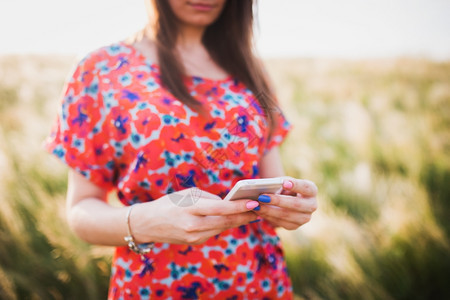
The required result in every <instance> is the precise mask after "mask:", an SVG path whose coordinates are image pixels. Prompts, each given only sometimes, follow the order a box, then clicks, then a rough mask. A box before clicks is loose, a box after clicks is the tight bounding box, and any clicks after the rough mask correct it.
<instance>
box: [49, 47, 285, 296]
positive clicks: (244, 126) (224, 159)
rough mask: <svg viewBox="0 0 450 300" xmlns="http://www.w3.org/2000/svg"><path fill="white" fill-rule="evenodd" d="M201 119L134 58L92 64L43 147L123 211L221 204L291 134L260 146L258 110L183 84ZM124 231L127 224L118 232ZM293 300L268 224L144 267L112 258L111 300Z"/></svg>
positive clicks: (227, 94)
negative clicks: (177, 203)
mask: <svg viewBox="0 0 450 300" xmlns="http://www.w3.org/2000/svg"><path fill="white" fill-rule="evenodd" d="M185 84H186V85H187V87H188V90H189V91H190V93H191V94H192V95H193V96H194V97H195V98H196V99H198V100H199V101H201V102H202V104H203V105H204V107H205V108H206V110H207V111H208V112H209V116H207V117H204V116H200V115H199V114H197V113H196V112H195V111H193V110H191V109H190V108H189V107H187V106H186V105H184V104H183V103H181V102H180V101H178V100H177V99H176V98H174V96H173V95H172V94H171V93H170V92H169V91H167V90H166V89H164V88H162V87H161V85H160V79H159V69H158V66H157V65H155V64H154V63H152V62H150V61H148V59H146V58H145V57H144V56H143V55H142V54H141V53H139V52H138V51H137V50H136V49H135V48H133V46H131V45H127V44H125V43H122V42H120V43H116V44H113V45H110V46H107V47H103V48H101V49H99V50H96V51H94V52H91V53H90V54H89V55H88V56H86V57H85V58H84V59H83V60H81V61H80V62H79V64H78V65H77V68H76V70H75V72H74V74H73V76H72V77H71V78H70V80H69V81H68V82H67V84H66V88H65V93H64V97H63V99H62V105H61V109H60V112H59V117H58V119H57V122H56V123H55V126H54V128H53V130H52V133H51V135H50V136H49V138H48V140H47V143H46V146H47V149H48V151H50V152H51V153H53V154H54V155H56V156H57V157H58V158H59V159H60V160H62V161H63V162H64V163H65V164H67V165H68V166H69V167H71V168H73V169H74V170H76V171H78V172H80V173H81V174H82V175H84V176H85V177H86V178H88V179H89V180H90V181H92V182H93V183H95V184H96V185H98V186H100V187H102V188H104V189H106V190H108V191H115V192H116V193H117V195H118V198H119V199H120V201H121V202H122V203H123V204H124V205H131V204H134V203H138V202H146V201H153V200H154V199H158V198H160V197H162V196H164V195H166V194H168V193H171V192H173V191H177V190H181V189H185V188H188V187H194V186H195V187H197V188H199V189H202V190H205V191H208V192H210V193H214V194H216V195H219V196H221V197H224V196H225V195H226V194H227V192H228V191H229V190H230V188H231V187H232V186H233V185H234V183H236V182H237V181H238V180H240V179H247V178H258V176H259V175H258V174H259V165H258V162H259V160H260V158H261V157H262V155H263V154H264V153H265V151H267V150H268V149H270V148H271V147H273V146H276V145H278V144H280V143H281V142H282V141H283V139H284V137H285V135H286V134H287V132H288V131H289V129H290V124H289V123H288V122H287V121H286V119H285V118H284V117H283V115H282V114H281V113H279V114H278V127H277V128H276V130H275V131H274V134H273V135H272V138H271V139H270V141H268V130H267V121H266V118H265V117H264V114H263V110H262V109H261V107H260V105H259V104H258V101H257V100H256V98H255V97H254V95H253V94H252V92H251V91H250V90H249V89H247V88H246V87H245V86H244V85H243V84H242V83H241V82H239V81H238V80H236V79H234V78H232V77H228V78H226V79H223V80H211V79H206V78H200V77H195V76H189V77H185ZM117 221H118V222H124V220H117ZM209 298H216V299H264V298H266V299H276V298H279V299H292V287H291V282H290V279H289V277H288V274H287V270H286V263H285V260H284V257H283V252H282V249H281V245H280V240H279V238H278V236H277V235H276V233H275V231H274V229H273V228H272V227H271V226H270V225H269V223H268V222H266V221H264V220H263V221H261V222H258V223H252V224H248V225H244V226H240V227H238V228H233V229H229V230H227V231H224V232H223V233H221V234H219V235H217V236H215V237H212V238H210V239H209V240H208V241H207V242H205V243H204V244H202V245H198V246H189V245H174V244H167V243H156V245H155V248H154V249H153V251H152V252H151V253H150V254H148V255H147V256H146V257H145V260H144V261H142V260H141V259H140V257H139V256H138V255H137V254H135V253H133V252H131V251H130V250H129V249H128V248H127V247H117V248H116V252H115V255H114V258H113V265H112V274H111V283H110V290H109V297H108V299H209Z"/></svg>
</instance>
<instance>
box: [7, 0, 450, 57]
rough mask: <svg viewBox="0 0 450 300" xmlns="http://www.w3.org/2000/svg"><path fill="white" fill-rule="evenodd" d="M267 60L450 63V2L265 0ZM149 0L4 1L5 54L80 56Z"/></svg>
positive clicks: (134, 26) (262, 29)
mask: <svg viewBox="0 0 450 300" xmlns="http://www.w3.org/2000/svg"><path fill="white" fill-rule="evenodd" d="M257 17H258V24H257V35H256V36H257V39H256V42H257V44H256V45H257V51H258V53H259V54H260V55H261V56H262V57H324V58H349V59H352V58H354V59H360V58H377V57H399V56H419V57H426V58H431V59H435V60H450V0H339V1H337V0H259V7H258V14H257ZM146 18H147V15H146V13H145V6H144V0H77V1H68V0H39V1H35V0H0V55H1V54H6V53H21V54H24V53H40V54H42V53H43V54H79V55H82V54H83V53H86V52H88V51H90V50H94V49H96V48H98V47H101V46H104V45H107V44H109V43H112V42H115V41H118V40H121V39H123V38H125V37H127V36H128V35H130V34H132V33H134V32H135V31H137V30H138V29H140V28H142V27H143V26H144V24H145V22H146Z"/></svg>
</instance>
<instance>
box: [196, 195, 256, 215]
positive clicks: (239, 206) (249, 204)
mask: <svg viewBox="0 0 450 300" xmlns="http://www.w3.org/2000/svg"><path fill="white" fill-rule="evenodd" d="M258 206H259V202H258V201H254V200H249V199H242V200H233V201H223V200H222V201H211V199H207V198H201V199H200V200H199V201H198V202H197V203H195V205H193V206H190V208H189V209H190V210H191V213H192V214H195V215H202V216H224V215H233V214H239V213H243V212H248V211H251V210H253V209H254V208H256V207H258Z"/></svg>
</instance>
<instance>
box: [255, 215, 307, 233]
mask: <svg viewBox="0 0 450 300" xmlns="http://www.w3.org/2000/svg"><path fill="white" fill-rule="evenodd" d="M264 219H265V220H266V221H268V222H269V223H270V224H271V225H272V226H275V227H278V226H280V227H283V228H284V229H287V230H295V229H297V228H299V227H300V226H301V225H303V224H298V223H294V222H289V221H286V220H283V219H278V218H273V217H267V218H264Z"/></svg>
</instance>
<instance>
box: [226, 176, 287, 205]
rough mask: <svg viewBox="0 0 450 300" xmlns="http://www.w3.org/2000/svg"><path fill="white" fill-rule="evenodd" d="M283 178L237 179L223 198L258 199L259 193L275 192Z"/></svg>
mask: <svg viewBox="0 0 450 300" xmlns="http://www.w3.org/2000/svg"><path fill="white" fill-rule="evenodd" d="M283 180H284V177H274V178H261V179H243V180H239V181H238V182H237V183H236V184H235V185H234V187H233V188H232V189H231V191H230V192H229V193H228V194H227V195H226V197H225V198H224V199H223V200H237V199H252V200H258V197H259V195H261V194H264V193H268V194H275V193H277V192H278V191H280V190H281V189H282V187H283Z"/></svg>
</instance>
